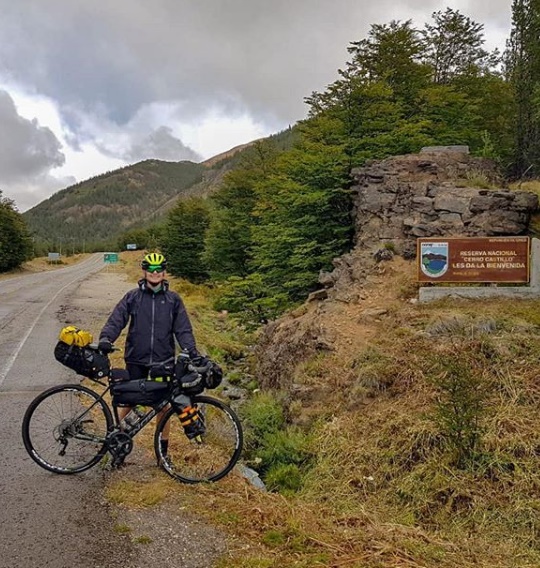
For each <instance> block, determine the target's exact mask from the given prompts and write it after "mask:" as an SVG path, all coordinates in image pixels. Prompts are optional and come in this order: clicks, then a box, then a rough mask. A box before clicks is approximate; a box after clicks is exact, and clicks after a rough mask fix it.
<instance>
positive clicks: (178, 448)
mask: <svg viewBox="0 0 540 568" xmlns="http://www.w3.org/2000/svg"><path fill="white" fill-rule="evenodd" d="M191 406H192V408H196V409H197V414H198V416H199V420H200V423H201V429H200V435H198V436H197V437H196V438H192V439H190V438H189V437H188V435H187V433H186V431H185V430H184V427H183V426H182V424H181V423H180V418H179V417H178V413H177V412H176V411H175V409H174V408H172V407H171V408H169V410H168V411H167V413H166V414H165V415H164V416H163V418H162V419H161V420H160V422H159V424H158V426H157V428H156V434H155V438H154V450H155V452H156V457H157V460H158V463H159V464H160V465H161V467H162V468H163V469H164V470H165V471H166V472H167V473H168V474H169V475H170V476H172V477H174V478H175V479H177V480H179V481H182V482H184V483H199V482H201V481H217V480H218V479H221V478H222V477H224V476H225V475H227V474H228V473H229V472H230V471H231V469H232V468H233V467H234V465H235V464H236V462H237V461H238V459H239V458H240V454H241V453H242V443H243V434H242V426H241V424H240V420H239V419H238V417H237V416H236V414H235V413H234V412H233V411H232V410H231V409H230V408H229V407H228V406H227V405H226V404H224V403H223V402H221V401H220V400H217V399H215V398H211V397H208V396H202V395H201V396H194V397H192V399H191ZM164 439H168V440H169V443H168V451H167V453H166V454H164V453H163V451H162V445H161V443H160V442H161V440H164Z"/></svg>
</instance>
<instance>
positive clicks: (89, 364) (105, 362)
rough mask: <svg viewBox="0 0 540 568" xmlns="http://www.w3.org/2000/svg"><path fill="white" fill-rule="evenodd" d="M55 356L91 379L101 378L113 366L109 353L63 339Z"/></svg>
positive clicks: (56, 349)
mask: <svg viewBox="0 0 540 568" xmlns="http://www.w3.org/2000/svg"><path fill="white" fill-rule="evenodd" d="M54 357H55V359H56V360H57V361H59V362H60V363H62V365H65V366H66V367H68V368H69V369H72V370H73V371H75V372H76V373H77V374H78V375H82V376H83V377H88V378H90V379H101V378H103V377H105V376H107V375H108V374H109V371H110V368H111V367H110V362H109V358H108V357H107V355H104V354H103V353H100V352H99V351H96V350H95V349H91V348H89V347H78V346H77V345H74V344H72V345H68V344H67V343H64V342H63V341H59V342H58V343H57V344H56V347H55V348H54Z"/></svg>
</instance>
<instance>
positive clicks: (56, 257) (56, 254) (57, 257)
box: [47, 252, 60, 260]
mask: <svg viewBox="0 0 540 568" xmlns="http://www.w3.org/2000/svg"><path fill="white" fill-rule="evenodd" d="M47 258H48V260H60V253H59V252H50V253H49V254H48V256H47Z"/></svg>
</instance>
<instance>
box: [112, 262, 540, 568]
mask: <svg viewBox="0 0 540 568" xmlns="http://www.w3.org/2000/svg"><path fill="white" fill-rule="evenodd" d="M391 266H392V265H389V267H388V269H387V271H386V273H385V274H384V275H383V276H382V278H383V279H384V282H383V284H384V292H383V291H381V292H380V294H379V295H377V294H378V292H377V290H378V289H377V288H376V287H375V288H373V290H372V295H371V296H370V301H371V302H372V304H376V303H377V302H384V305H387V306H388V307H389V309H388V313H387V314H386V315H385V316H384V317H382V318H381V319H380V320H379V321H377V320H372V321H368V322H366V321H365V320H362V321H360V320H359V318H358V314H357V313H356V312H355V311H354V310H355V309H357V308H356V307H355V306H346V307H344V308H343V309H340V310H336V315H335V316H334V315H333V314H332V315H331V316H330V317H329V320H332V318H334V319H335V325H336V326H338V325H340V322H346V325H345V326H342V327H341V328H340V329H339V330H337V331H336V338H337V342H338V344H337V345H336V352H335V353H329V354H326V355H324V354H323V355H320V356H317V357H315V358H313V359H312V360H311V361H307V362H303V363H302V364H300V365H299V366H298V368H297V369H296V372H295V383H296V384H300V385H303V386H304V387H306V388H308V389H309V390H310V397H306V398H301V397H298V396H292V395H291V394H290V393H279V394H280V396H281V397H283V399H284V400H285V401H286V402H287V404H288V411H289V413H288V415H289V419H290V420H292V421H295V422H296V423H298V424H302V425H303V426H304V427H309V428H310V429H311V432H312V440H313V442H312V450H313V451H314V460H313V463H312V467H311V469H310V471H309V472H308V473H307V475H306V477H305V479H304V486H303V488H302V490H301V491H300V492H298V493H297V494H295V495H292V496H288V497H285V496H282V495H279V494H276V493H270V492H261V491H259V490H257V489H254V488H253V487H251V486H250V485H249V484H248V482H247V481H245V480H244V479H243V478H241V477H240V476H238V475H230V476H228V477H227V478H226V479H224V480H222V481H220V482H218V483H216V484H209V485H197V486H188V485H182V484H178V483H176V482H174V481H172V480H169V479H168V478H167V477H166V476H165V474H162V473H160V472H159V471H157V470H156V472H155V473H153V474H152V475H150V476H147V477H145V478H144V479H143V480H141V479H140V478H138V477H137V475H136V474H131V473H130V472H129V470H128V471H127V472H126V473H125V474H124V473H123V474H122V476H121V477H120V478H117V479H116V480H115V481H113V483H112V485H111V486H110V487H109V492H108V495H109V498H110V499H111V500H112V501H114V502H118V503H123V504H126V505H129V504H131V505H129V506H136V507H141V508H142V507H148V506H153V505H154V504H155V503H158V502H160V501H163V500H168V501H170V502H171V503H173V504H177V506H178V509H180V508H181V507H188V509H189V510H190V511H198V512H199V513H200V515H202V516H204V517H205V518H206V519H207V520H208V522H210V523H214V524H216V525H219V526H220V527H221V528H222V529H223V530H225V531H227V532H228V533H229V535H230V538H231V543H232V545H231V547H230V550H229V553H228V555H227V556H226V557H225V558H224V559H222V561H221V563H220V564H219V567H220V568H225V567H227V568H248V567H249V568H274V567H276V568H277V567H278V566H279V567H280V568H286V567H289V566H290V567H293V566H294V567H299V566H300V567H302V566H304V567H306V568H307V567H311V566H328V567H336V568H337V567H362V568H395V567H410V568H418V567H423V568H435V567H442V568H455V567H457V566H459V567H460V568H473V567H478V568H508V567H509V566H512V567H516V568H533V567H537V566H540V544H539V543H540V539H539V536H540V497H539V495H540V427H539V426H538V424H540V382H539V381H538V378H537V377H538V376H539V371H540V368H539V363H538V361H539V360H540V309H539V305H538V302H536V301H521V302H512V303H509V302H508V301H506V300H490V301H481V302H480V301H477V302H469V301H465V300H462V301H456V300H444V301H440V302H437V303H433V304H427V305H419V304H414V305H413V304H411V303H409V302H408V301H407V300H408V298H410V297H411V295H413V294H414V291H415V286H414V282H413V281H414V278H413V277H412V268H411V266H405V265H404V264H403V263H402V262H401V261H400V260H399V261H397V262H396V263H395V264H394V265H393V266H394V268H393V269H392V268H391ZM396 267H397V268H396ZM173 286H179V287H180V288H179V289H180V290H181V292H182V294H185V295H186V298H187V303H188V302H189V301H190V299H191V300H192V301H193V303H192V304H191V305H192V306H193V309H194V310H195V312H196V315H195V320H196V322H197V325H199V326H200V328H199V329H200V332H201V333H204V330H205V329H208V328H209V326H210V325H211V322H212V321H214V322H215V324H216V327H215V329H214V330H213V331H212V332H211V333H212V335H209V336H208V337H210V338H211V341H212V342H213V341H215V340H216V338H218V339H217V340H218V341H219V337H220V334H221V333H222V332H221V328H220V325H221V323H220V321H221V320H220V319H219V318H220V314H215V313H213V312H212V310H211V309H210V308H209V306H208V305H207V302H208V301H209V300H210V298H211V291H208V290H205V289H197V288H194V287H191V286H188V285H186V284H183V283H176V282H174V281H173ZM344 316H347V317H346V319H344ZM486 322H493V324H494V325H493V327H491V324H490V326H487V327H488V328H489V329H491V331H490V332H489V333H484V332H483V331H482V330H484V329H485V325H484V324H485V323H486ZM226 333H227V334H228V333H230V331H229V330H226ZM359 334H361V335H359ZM359 337H360V338H361V341H357V339H358V338H359ZM349 339H351V342H350V343H349ZM479 341H480V342H485V344H486V345H487V346H488V347H489V349H487V351H486V352H487V356H486V357H483V358H482V357H480V358H475V357H476V356H477V355H478V353H477V345H479V343H478V342H479ZM347 346H349V347H347ZM461 354H463V360H467V361H471V365H472V366H473V367H475V369H473V370H474V372H475V373H476V377H477V378H478V380H479V381H481V382H480V385H481V389H482V394H483V395H484V396H483V398H482V401H483V402H482V404H483V415H482V443H481V445H480V448H479V454H478V456H477V457H476V458H475V462H474V464H473V465H472V466H471V467H465V468H458V467H456V466H455V464H454V463H453V455H452V453H451V452H450V451H449V449H448V446H447V440H446V439H445V436H444V435H443V434H444V432H441V429H440V425H438V423H437V421H436V420H435V410H436V408H437V404H438V401H439V400H440V399H441V397H442V393H441V390H440V388H439V387H438V385H437V377H439V378H440V377H442V375H443V374H444V368H445V367H444V362H445V361H450V360H452V359H454V360H459V359H460V357H461ZM441 365H442V367H441ZM441 369H443V370H442V371H441ZM151 430H152V428H147V431H146V432H144V433H143V436H142V438H140V439H139V440H138V443H140V444H142V445H143V447H144V448H145V449H146V451H148V452H149V453H150V452H151V451H152V436H151V434H152V432H151ZM132 475H133V477H131V476H132Z"/></svg>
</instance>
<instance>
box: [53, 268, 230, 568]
mask: <svg viewBox="0 0 540 568" xmlns="http://www.w3.org/2000/svg"><path fill="white" fill-rule="evenodd" d="M134 286H135V282H130V281H128V280H127V279H126V277H125V275H124V274H123V273H122V272H120V271H119V270H117V269H115V268H112V267H111V268H108V269H104V270H102V271H101V272H99V273H97V274H95V275H94V276H92V277H90V278H89V279H87V280H86V281H85V282H84V283H83V284H82V285H81V286H80V287H79V288H78V290H77V291H76V293H75V294H74V295H73V296H72V297H71V299H70V301H69V303H68V304H66V305H63V306H60V308H59V318H60V320H61V322H62V323H64V322H65V323H66V324H67V323H69V324H74V325H77V326H79V327H83V328H85V329H87V330H89V331H91V332H92V333H93V334H94V338H95V340H97V337H98V335H99V330H100V329H101V327H102V325H103V324H104V323H105V320H106V318H107V316H108V314H109V313H110V311H111V310H112V308H113V307H114V305H115V304H116V302H117V301H118V300H119V299H120V298H121V297H122V296H123V294H124V293H125V292H127V290H129V289H131V288H133V287H134ZM113 364H114V365H116V366H119V364H121V360H118V359H117V360H116V361H115V360H114V359H113ZM147 430H149V432H148V433H147V432H146V431H143V432H142V433H141V435H145V434H147V435H148V436H150V435H151V434H152V433H153V432H150V430H153V428H152V425H149V426H148V427H147ZM98 467H99V466H98ZM163 483H165V484H167V488H168V489H167V495H171V494H172V495H173V496H172V497H168V498H167V499H165V500H163V501H161V502H159V499H156V501H158V504H156V505H154V506H147V507H144V508H136V507H130V506H125V505H123V504H122V505H118V504H114V503H111V502H110V499H108V498H107V496H106V495H107V487H109V488H110V487H111V486H114V487H119V486H120V487H121V486H122V485H125V486H127V487H133V486H141V485H145V484H157V485H160V484H163ZM105 485H106V487H105V488H104V492H103V495H102V496H101V498H100V501H101V502H102V503H103V505H104V506H106V507H107V508H109V510H110V514H111V515H112V516H113V519H114V523H115V527H116V529H117V532H118V536H119V538H125V537H126V535H127V536H128V537H129V538H130V540H131V543H132V546H133V550H132V553H131V554H129V555H128V556H129V558H126V562H125V563H124V566H125V568H142V567H145V568H146V567H148V566H154V565H159V566H160V567H162V568H169V567H170V568H172V567H178V566H182V567H183V568H191V567H193V568H201V567H209V566H212V565H213V564H214V562H215V561H216V560H217V559H218V558H220V557H221V556H222V555H224V554H225V553H226V552H227V549H228V543H227V538H226V536H225V535H224V534H223V533H221V532H219V531H218V530H216V529H215V528H213V527H210V526H208V525H206V524H205V523H204V522H203V521H202V520H201V519H199V518H197V515H196V514H194V513H193V512H188V511H186V510H183V509H182V489H183V486H182V484H180V483H177V482H175V481H173V480H170V478H169V477H168V476H167V474H166V473H165V472H163V471H162V470H160V469H158V468H157V466H156V464H155V459H154V458H153V455H152V454H151V452H150V451H149V450H147V449H145V448H142V447H141V444H137V441H136V442H135V448H134V451H133V452H132V453H131V454H130V455H129V456H128V458H127V459H126V465H125V467H123V468H122V469H121V470H118V471H108V472H105ZM171 486H173V490H172V491H171V489H170V488H171ZM176 487H177V491H176Z"/></svg>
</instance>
